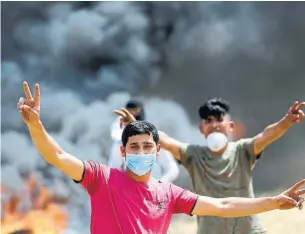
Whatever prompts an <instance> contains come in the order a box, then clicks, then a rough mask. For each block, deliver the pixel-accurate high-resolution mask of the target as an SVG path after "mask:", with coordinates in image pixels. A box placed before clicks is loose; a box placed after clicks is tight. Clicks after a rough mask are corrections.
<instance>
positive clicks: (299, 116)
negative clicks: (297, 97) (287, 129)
mask: <svg viewBox="0 0 305 234" xmlns="http://www.w3.org/2000/svg"><path fill="white" fill-rule="evenodd" d="M304 107H305V102H301V103H299V102H298V101H295V102H294V103H293V104H292V105H291V107H290V108H289V110H288V112H287V114H286V116H285V119H287V120H288V121H289V123H290V124H292V125H293V124H295V123H298V122H300V121H302V120H303V119H304V118H305V114H304V112H303V111H302V108H304Z"/></svg>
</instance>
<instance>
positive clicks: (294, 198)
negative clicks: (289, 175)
mask: <svg viewBox="0 0 305 234" xmlns="http://www.w3.org/2000/svg"><path fill="white" fill-rule="evenodd" d="M303 185H305V179H304V180H301V181H299V182H298V183H296V184H295V185H294V186H292V187H291V188H290V189H288V190H286V191H285V192H283V193H281V194H280V195H278V196H276V201H277V203H278V205H279V209H280V210H287V209H291V208H293V207H299V209H300V210H301V209H302V208H303V202H304V198H303V197H302V195H304V194H305V189H300V188H301V187H302V186H303Z"/></svg>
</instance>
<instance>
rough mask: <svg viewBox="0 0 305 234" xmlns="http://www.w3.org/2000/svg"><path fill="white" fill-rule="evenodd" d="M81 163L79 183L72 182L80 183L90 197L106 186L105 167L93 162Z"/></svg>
mask: <svg viewBox="0 0 305 234" xmlns="http://www.w3.org/2000/svg"><path fill="white" fill-rule="evenodd" d="M83 163H84V171H83V175H82V179H81V180H80V181H75V180H74V182H76V183H80V184H81V185H82V186H83V187H84V188H85V189H86V190H87V192H88V193H89V194H90V195H92V194H94V193H95V192H96V191H98V190H99V189H101V187H102V186H103V185H105V184H106V179H105V170H106V168H107V166H105V165H103V164H100V163H97V162H93V161H83Z"/></svg>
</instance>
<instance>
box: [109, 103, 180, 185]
mask: <svg viewBox="0 0 305 234" xmlns="http://www.w3.org/2000/svg"><path fill="white" fill-rule="evenodd" d="M125 108H126V109H127V110H128V111H129V112H130V113H131V114H132V115H133V116H134V117H135V119H136V120H144V119H145V111H144V107H143V103H142V102H140V101H138V100H130V101H129V102H127V104H126V105H125ZM126 125H127V123H124V122H123V121H121V118H120V117H118V118H117V119H116V120H115V121H114V123H113V124H112V126H111V130H110V131H111V137H112V139H113V143H112V146H111V149H110V155H109V160H108V166H109V167H113V168H122V169H126V164H125V163H124V158H123V157H122V155H121V151H120V147H121V146H122V132H123V129H124V127H125V126H126ZM158 154H159V156H160V157H158V160H157V163H156V165H155V166H154V167H153V169H152V177H153V178H155V179H159V180H161V181H162V182H168V183H170V182H172V181H174V180H175V179H176V178H177V177H178V175H179V167H178V164H177V163H176V161H175V159H174V158H173V157H172V155H171V154H170V153H169V152H168V151H166V150H160V151H159V153H158Z"/></svg>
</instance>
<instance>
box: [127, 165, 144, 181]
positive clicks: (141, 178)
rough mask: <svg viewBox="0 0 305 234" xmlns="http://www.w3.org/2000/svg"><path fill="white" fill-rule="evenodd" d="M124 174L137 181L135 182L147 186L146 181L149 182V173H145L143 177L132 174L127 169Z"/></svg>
mask: <svg viewBox="0 0 305 234" xmlns="http://www.w3.org/2000/svg"><path fill="white" fill-rule="evenodd" d="M126 173H127V175H128V176H129V177H130V178H131V179H133V180H135V181H137V182H141V183H145V184H147V183H148V181H149V180H150V171H149V172H148V173H146V174H145V175H142V176H138V175H137V174H135V173H133V172H132V171H131V170H130V169H129V168H128V167H127V169H126Z"/></svg>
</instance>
